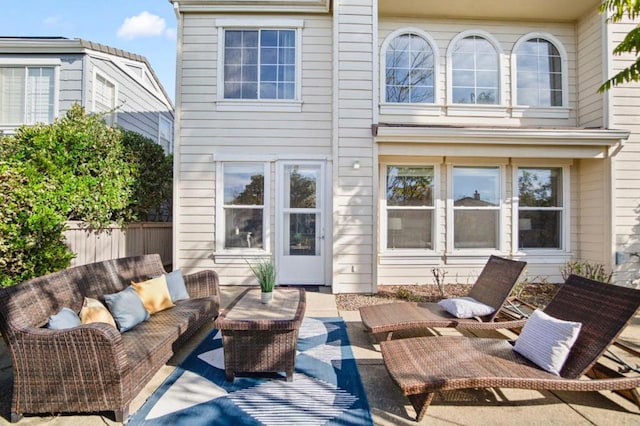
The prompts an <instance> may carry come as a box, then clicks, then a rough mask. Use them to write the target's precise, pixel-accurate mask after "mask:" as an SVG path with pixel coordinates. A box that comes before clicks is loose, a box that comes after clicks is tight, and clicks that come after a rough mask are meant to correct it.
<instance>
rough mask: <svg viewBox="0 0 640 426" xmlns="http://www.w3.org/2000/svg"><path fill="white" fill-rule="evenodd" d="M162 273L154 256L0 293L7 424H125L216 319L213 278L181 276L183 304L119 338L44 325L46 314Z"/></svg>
mask: <svg viewBox="0 0 640 426" xmlns="http://www.w3.org/2000/svg"><path fill="white" fill-rule="evenodd" d="M163 273H165V270H164V267H163V265H162V261H161V259H160V256H159V255H157V254H155V255H146V256H138V257H128V258H122V259H115V260H108V261H104V262H98V263H93V264H88V265H82V266H77V267H74V268H69V269H66V270H63V271H60V272H56V273H52V274H49V275H46V276H43V277H39V278H35V279H32V280H29V281H27V282H24V283H21V284H18V285H16V286H13V287H8V288H4V289H0V332H2V336H3V338H4V339H5V341H6V342H7V345H8V348H9V352H10V354H11V358H12V363H13V373H14V379H13V399H12V404H11V421H12V422H15V421H18V420H19V419H20V418H21V417H22V415H23V414H25V413H61V412H100V411H114V413H115V420H116V421H119V422H123V421H124V422H126V420H127V417H128V411H129V404H130V403H131V401H132V400H133V398H134V397H135V396H136V395H137V394H138V393H139V392H140V390H141V389H142V388H143V387H144V386H145V384H146V383H147V382H149V380H150V379H151V378H152V377H153V375H154V374H155V373H156V372H157V371H158V369H159V368H160V367H161V366H162V365H164V364H165V363H166V362H167V361H168V360H169V359H170V358H171V357H172V356H173V354H174V351H175V350H176V349H178V348H179V347H180V346H181V344H183V342H184V341H185V340H187V339H188V338H189V337H190V336H191V335H193V333H194V332H195V331H196V330H198V329H199V328H200V327H201V326H202V325H204V324H205V323H206V322H208V321H211V320H212V319H213V318H215V317H216V316H217V315H218V311H219V306H220V295H219V287H218V276H217V274H216V273H215V272H214V271H210V270H207V271H202V272H198V273H195V274H191V275H186V276H185V277H184V280H185V284H186V287H187V290H188V292H189V296H190V298H189V299H187V300H181V301H178V302H177V303H176V306H175V307H173V308H170V309H167V310H165V311H162V312H158V313H156V314H154V315H152V316H151V318H150V319H149V320H148V321H145V322H143V323H141V324H139V325H137V326H136V327H135V328H133V329H131V330H129V331H126V332H124V333H120V332H119V331H118V330H117V329H116V328H114V327H113V326H111V325H108V324H105V323H92V324H85V325H80V326H77V327H74V328H70V329H64V330H51V329H48V328H46V327H44V326H45V325H46V323H47V320H48V318H49V316H50V315H53V314H55V313H57V312H58V311H59V310H60V309H61V308H63V307H68V308H71V309H73V310H75V311H76V312H78V311H79V310H80V308H81V307H82V304H83V301H84V297H85V296H86V297H91V298H96V299H100V300H102V296H103V295H105V294H111V293H116V292H118V291H121V290H123V289H125V288H126V287H127V286H129V284H130V283H131V281H142V280H145V279H148V278H150V277H154V276H158V275H161V274H163Z"/></svg>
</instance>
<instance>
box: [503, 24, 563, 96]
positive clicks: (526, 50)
mask: <svg viewBox="0 0 640 426" xmlns="http://www.w3.org/2000/svg"><path fill="white" fill-rule="evenodd" d="M514 52H515V56H516V58H515V68H516V70H515V74H516V105H522V106H533V107H556V106H557V107H559V106H563V105H564V104H565V99H564V97H565V95H564V83H563V79H564V76H563V73H564V72H565V71H564V69H563V62H564V54H563V52H564V51H563V50H561V49H559V48H558V47H557V45H556V44H555V43H553V42H551V41H550V40H548V39H547V38H546V37H540V36H533V37H532V36H531V35H530V36H526V37H525V38H523V39H522V40H521V41H519V42H518V43H517V44H516V46H515V47H514Z"/></svg>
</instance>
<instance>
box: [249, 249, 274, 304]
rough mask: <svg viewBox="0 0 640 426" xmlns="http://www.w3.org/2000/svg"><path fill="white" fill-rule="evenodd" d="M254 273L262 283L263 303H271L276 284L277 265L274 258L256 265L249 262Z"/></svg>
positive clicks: (261, 297)
mask: <svg viewBox="0 0 640 426" xmlns="http://www.w3.org/2000/svg"><path fill="white" fill-rule="evenodd" d="M249 267H250V268H251V271H252V272H253V275H254V276H255V277H256V279H257V280H258V284H260V290H261V292H262V293H261V295H260V301H261V302H262V303H271V301H272V300H273V288H274V287H275V285H276V267H275V265H274V263H273V260H271V259H268V260H264V261H262V262H260V263H258V264H256V265H251V264H249Z"/></svg>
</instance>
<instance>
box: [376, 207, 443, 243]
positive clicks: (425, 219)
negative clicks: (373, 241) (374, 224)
mask: <svg viewBox="0 0 640 426" xmlns="http://www.w3.org/2000/svg"><path fill="white" fill-rule="evenodd" d="M432 216H433V210H389V211H388V212H387V248H390V249H394V248H403V249H410V248H416V249H431V248H433V246H432V226H431V224H432Z"/></svg>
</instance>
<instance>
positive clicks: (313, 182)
mask: <svg viewBox="0 0 640 426" xmlns="http://www.w3.org/2000/svg"><path fill="white" fill-rule="evenodd" d="M319 173H320V168H319V167H318V166H299V165H290V166H285V175H286V180H287V183H288V185H289V196H288V197H287V199H286V200H285V204H286V205H285V207H288V208H292V209H313V208H316V207H317V205H316V204H317V195H316V191H317V187H318V185H317V182H318V176H319Z"/></svg>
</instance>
